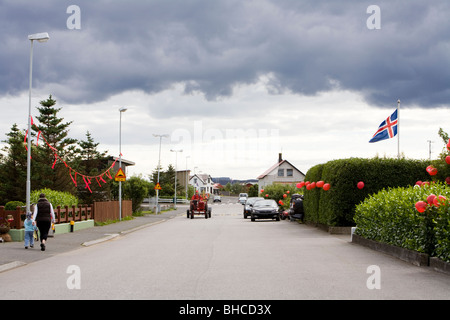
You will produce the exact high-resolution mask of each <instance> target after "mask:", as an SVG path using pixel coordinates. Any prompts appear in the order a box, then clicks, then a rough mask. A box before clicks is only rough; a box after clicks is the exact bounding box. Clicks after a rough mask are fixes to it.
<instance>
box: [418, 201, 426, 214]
mask: <svg viewBox="0 0 450 320" xmlns="http://www.w3.org/2000/svg"><path fill="white" fill-rule="evenodd" d="M415 207H416V210H417V211H419V212H420V213H423V212H425V210H426V209H427V203H426V202H425V201H417V202H416V205H415Z"/></svg>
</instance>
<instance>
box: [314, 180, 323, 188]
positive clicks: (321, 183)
mask: <svg viewBox="0 0 450 320" xmlns="http://www.w3.org/2000/svg"><path fill="white" fill-rule="evenodd" d="M324 184H325V182H323V181H317V183H316V187H317V188H322V187H323V185H324Z"/></svg>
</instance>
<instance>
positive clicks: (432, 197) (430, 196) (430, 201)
mask: <svg viewBox="0 0 450 320" xmlns="http://www.w3.org/2000/svg"><path fill="white" fill-rule="evenodd" d="M434 198H436V196H435V195H434V194H430V195H429V196H428V197H427V202H428V204H430V205H432V204H433V201H434Z"/></svg>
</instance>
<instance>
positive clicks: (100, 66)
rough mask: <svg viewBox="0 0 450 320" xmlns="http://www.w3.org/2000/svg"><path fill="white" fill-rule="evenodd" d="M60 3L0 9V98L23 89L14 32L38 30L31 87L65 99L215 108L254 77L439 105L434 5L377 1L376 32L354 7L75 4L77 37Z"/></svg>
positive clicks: (23, 54)
mask: <svg viewBox="0 0 450 320" xmlns="http://www.w3.org/2000/svg"><path fill="white" fill-rule="evenodd" d="M32 3H34V2H32ZM70 4H72V3H70V2H69V1H50V0H48V1H39V5H38V4H37V2H36V3H34V4H30V2H29V1H2V2H0V9H1V11H0V12H1V13H0V21H1V22H0V27H2V28H3V30H7V32H8V37H7V39H6V41H5V43H6V45H7V46H6V47H4V48H3V49H2V50H1V52H0V59H1V60H0V61H1V63H2V71H1V73H0V94H5V93H8V92H9V93H18V92H20V91H23V90H26V89H27V84H28V82H27V80H28V50H29V49H28V48H29V43H28V42H27V40H26V36H27V34H30V33H34V32H42V31H48V32H49V33H50V35H51V41H49V42H48V43H47V44H45V45H42V46H40V45H39V48H38V49H36V51H35V55H36V56H35V59H36V61H38V62H37V63H36V64H35V68H36V69H35V83H36V85H44V84H45V85H47V86H48V87H49V88H53V89H54V92H51V93H53V94H55V95H56V96H58V97H59V99H60V100H64V101H66V102H70V103H81V102H87V103H93V102H98V101H102V100H104V99H106V98H108V97H110V96H111V95H114V94H117V93H120V92H123V91H126V90H142V91H145V92H148V93H157V92H160V91H162V90H165V89H167V88H168V87H170V86H172V85H173V84H175V83H184V84H185V92H186V94H192V93H194V92H201V93H202V94H204V95H205V97H206V98H207V99H210V100H215V99H220V98H221V97H227V96H229V95H231V94H232V92H233V88H234V87H235V86H236V85H239V84H246V83H247V84H248V83H254V82H255V81H257V79H258V78H259V77H260V76H261V75H264V74H271V75H272V78H271V81H270V82H269V83H268V90H269V91H270V92H271V93H273V94H277V93H282V92H284V91H286V90H289V91H293V92H296V93H299V94H305V95H314V94H316V93H318V92H321V91H326V90H330V89H332V88H334V87H336V86H338V87H340V88H342V89H347V90H354V91H358V92H361V93H362V94H363V95H364V97H365V99H366V100H367V101H368V102H369V103H371V104H373V105H377V106H380V107H384V106H392V105H393V103H395V101H396V100H397V98H401V99H402V101H405V102H407V104H409V105H412V104H417V105H420V106H422V107H436V106H439V105H441V104H447V103H448V101H449V98H450V91H449V89H448V83H450V81H449V80H450V67H448V66H450V61H449V59H450V57H449V55H448V52H449V47H450V41H449V37H448V34H449V31H450V26H449V21H448V18H447V16H446V14H445V13H448V12H450V11H449V9H450V3H448V2H447V1H444V0H442V1H433V4H432V5H431V4H425V2H424V1H404V0H397V1H386V0H385V1H378V5H379V6H380V8H381V29H380V30H368V29H367V27H366V20H367V18H368V17H369V15H368V14H367V13H366V8H367V7H368V6H369V5H370V4H371V3H369V2H366V1H313V0H309V1H306V0H305V1H298V0H295V1H294V0H279V1H257V2H252V1H200V0H189V1H176V0H172V1H167V0H165V1H127V2H111V1H95V2H93V1H79V3H78V5H79V6H80V8H81V11H82V12H81V17H82V29H81V30H68V29H67V28H66V25H65V23H66V19H67V18H68V15H67V14H66V12H65V9H66V8H67V6H69V5H70ZM177 111H180V110H177ZM180 112H182V110H181V111H180ZM198 112H202V110H199V111H198ZM162 114H163V113H161V116H162ZM164 114H166V115H167V113H164Z"/></svg>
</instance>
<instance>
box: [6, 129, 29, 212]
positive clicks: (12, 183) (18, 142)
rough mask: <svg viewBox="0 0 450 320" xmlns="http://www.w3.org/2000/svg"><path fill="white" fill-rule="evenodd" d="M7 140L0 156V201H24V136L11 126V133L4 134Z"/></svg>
mask: <svg viewBox="0 0 450 320" xmlns="http://www.w3.org/2000/svg"><path fill="white" fill-rule="evenodd" d="M6 136H7V137H8V139H7V140H4V141H2V142H4V143H6V144H7V145H5V147H3V149H2V151H4V152H5V155H0V170H1V172H2V178H3V179H2V183H1V184H0V201H1V203H3V204H4V203H6V202H8V201H25V193H26V180H27V151H26V149H25V147H24V143H23V141H24V138H25V135H24V133H23V132H21V131H20V130H19V128H18V127H17V124H13V126H12V128H11V131H10V132H9V133H7V134H6Z"/></svg>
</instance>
